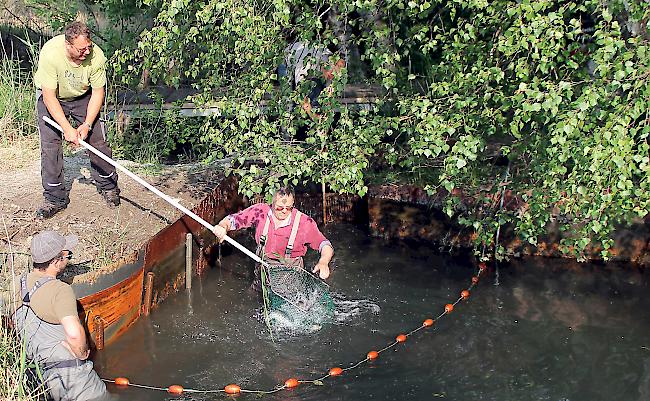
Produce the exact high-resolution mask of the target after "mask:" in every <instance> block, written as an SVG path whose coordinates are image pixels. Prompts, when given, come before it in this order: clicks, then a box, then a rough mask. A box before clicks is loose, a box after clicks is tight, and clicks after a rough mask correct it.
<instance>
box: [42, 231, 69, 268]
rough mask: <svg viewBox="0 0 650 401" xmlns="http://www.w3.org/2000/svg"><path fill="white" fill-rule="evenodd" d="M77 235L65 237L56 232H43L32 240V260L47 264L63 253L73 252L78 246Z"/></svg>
mask: <svg viewBox="0 0 650 401" xmlns="http://www.w3.org/2000/svg"><path fill="white" fill-rule="evenodd" d="M77 242H79V238H78V237H77V236H76V235H68V236H63V235H61V234H59V233H57V232H56V231H43V232H42V233H40V234H36V235H35V236H34V237H33V238H32V260H33V261H34V262H35V263H45V262H49V261H50V260H52V259H54V258H55V257H56V256H57V255H58V254H59V253H60V252H61V251H63V250H67V251H71V250H72V248H74V247H75V245H77Z"/></svg>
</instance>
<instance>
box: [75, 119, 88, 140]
mask: <svg viewBox="0 0 650 401" xmlns="http://www.w3.org/2000/svg"><path fill="white" fill-rule="evenodd" d="M90 128H91V127H90V124H88V123H87V122H85V123H83V124H81V125H80V126H79V127H77V135H78V137H79V139H82V140H84V141H85V140H86V138H88V133H90Z"/></svg>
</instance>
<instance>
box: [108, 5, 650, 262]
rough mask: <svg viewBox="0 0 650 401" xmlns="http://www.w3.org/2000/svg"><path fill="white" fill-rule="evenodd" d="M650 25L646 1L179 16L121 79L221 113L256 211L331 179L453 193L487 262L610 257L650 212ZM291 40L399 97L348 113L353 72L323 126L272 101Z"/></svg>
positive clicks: (160, 27) (216, 11)
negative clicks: (344, 58) (149, 83)
mask: <svg viewBox="0 0 650 401" xmlns="http://www.w3.org/2000/svg"><path fill="white" fill-rule="evenodd" d="M329 17H331V18H329ZM649 18H650V11H648V7H647V4H646V2H645V1H644V0H632V1H627V2H623V1H620V0H613V1H610V2H608V3H607V2H602V1H599V0H598V1H596V0H586V1H565V2H556V1H550V0H539V1H528V0H524V1H519V2H513V1H506V0H500V1H492V2H488V1H486V0H453V1H442V0H434V1H430V0H429V1H421V0H385V1H382V2H380V1H376V0H356V1H343V0H338V1H334V2H327V3H324V2H323V3H321V2H312V1H303V0H274V1H251V0H249V1H245V0H202V1H189V0H172V1H169V2H164V4H162V5H161V8H160V13H159V14H158V16H157V17H156V20H155V23H154V26H153V28H152V29H150V30H147V31H145V32H143V34H142V35H141V36H140V38H139V43H138V45H137V49H136V50H135V51H132V50H127V49H125V50H124V51H122V52H119V53H118V55H117V58H116V60H117V61H118V65H117V66H116V67H115V68H116V72H117V73H118V74H121V75H122V76H123V77H124V79H125V80H127V81H128V80H129V79H137V78H138V77H139V76H140V73H141V71H142V69H148V70H149V71H151V73H152V77H154V78H155V79H156V80H158V81H159V82H164V83H166V84H171V85H176V86H178V85H181V84H190V85H192V86H194V87H195V88H197V89H199V90H200V91H201V93H200V95H198V96H196V97H195V99H194V100H195V101H196V102H200V103H202V104H205V105H210V106H212V107H217V108H218V109H219V110H220V114H219V115H217V116H214V117H213V118H210V119H209V121H206V124H205V128H204V129H205V130H204V134H205V140H206V141H208V142H210V143H212V144H214V145H215V147H216V148H215V150H214V152H213V154H212V157H213V158H220V157H231V158H233V160H234V171H235V172H236V173H237V174H238V175H240V176H241V188H242V191H243V192H244V193H246V194H247V195H251V194H254V193H260V192H264V191H271V190H272V189H273V188H275V187H277V186H278V185H280V183H286V182H291V183H294V184H296V183H300V182H321V181H324V182H326V183H327V185H329V186H330V188H332V189H333V190H335V191H338V192H352V193H358V194H361V195H363V194H364V193H365V192H366V190H367V181H368V177H369V174H371V173H372V175H373V176H376V174H377V173H378V172H379V173H382V172H385V173H386V174H390V175H391V177H392V178H395V177H396V176H397V177H398V178H401V179H402V180H411V181H415V182H418V183H421V184H423V185H425V186H426V188H427V189H428V190H429V191H430V192H432V193H434V192H440V193H448V194H449V195H450V196H449V197H448V201H447V203H446V206H445V211H446V212H447V213H448V214H449V215H450V216H456V217H457V218H458V219H459V221H460V222H462V223H463V224H466V225H468V226H470V227H472V228H473V229H474V230H476V233H477V245H479V246H481V245H484V246H485V245H488V246H492V245H495V244H494V235H495V232H496V230H497V228H498V227H499V226H501V225H509V226H511V227H513V228H514V230H515V233H516V234H517V235H519V236H520V237H521V238H522V239H524V240H525V241H528V242H529V243H531V244H536V243H537V241H538V238H539V236H540V235H542V234H543V233H544V232H545V229H546V227H547V225H548V224H549V223H551V222H557V223H559V224H560V226H561V228H562V229H563V230H565V231H566V236H565V239H564V240H563V246H564V249H565V250H566V251H567V252H572V253H573V254H574V255H575V256H577V257H578V258H583V257H584V255H585V253H584V252H585V249H586V247H587V246H597V247H600V248H601V249H602V251H603V256H604V257H607V256H608V253H607V250H608V249H609V248H610V247H611V245H612V240H611V236H612V230H613V229H614V228H615V226H616V225H618V224H627V223H630V222H632V221H633V220H634V219H635V218H643V217H645V216H646V215H647V214H648V210H649V209H650V207H649V206H650V205H649V199H650V196H649V193H650V191H649V188H648V185H649V184H648V175H649V174H648V169H649V164H650V163H649V160H648V150H649V149H648V133H649V132H650V120H649V116H648V109H649V103H648V99H650V88H649V85H648V82H649V81H650V80H649V79H648V78H649V77H650V65H649V63H650V61H649V60H650V57H649V48H648V44H649V43H648V42H649V40H648V34H647V32H648V19H649ZM332 19H334V20H337V21H338V23H339V26H343V32H341V31H340V29H338V30H337V29H335V25H336V24H332V23H331V20H332ZM294 40H304V41H309V42H311V43H317V44H322V45H326V46H329V47H330V48H332V49H335V48H340V49H348V50H346V51H349V55H350V57H357V56H356V55H358V59H357V60H354V59H351V60H349V61H350V63H349V64H348V65H349V66H350V68H352V66H353V65H357V66H360V67H359V70H357V71H354V73H355V74H354V75H355V76H360V77H365V79H367V80H368V81H370V82H373V83H378V84H380V85H381V86H382V87H383V88H384V90H385V96H384V97H383V98H382V99H380V101H379V102H377V103H375V104H374V105H372V106H371V107H370V108H368V109H362V110H359V109H353V108H348V107H344V106H343V105H341V104H340V101H339V97H340V95H341V93H342V90H343V88H344V86H345V85H346V83H347V76H348V75H347V71H345V70H344V71H343V73H342V74H341V75H340V76H338V77H336V79H335V81H334V82H333V84H332V88H333V91H332V93H331V94H330V93H328V92H327V91H325V92H324V93H323V94H322V95H321V99H320V100H321V104H322V108H321V110H320V114H321V116H322V117H321V118H320V119H312V118H309V117H308V116H307V115H306V114H305V113H304V112H303V111H302V110H301V108H300V107H299V104H300V103H301V99H302V97H303V96H304V94H305V93H306V90H307V89H306V88H304V87H303V86H302V85H301V86H300V87H299V88H297V89H296V90H295V91H292V90H290V89H287V88H282V87H281V89H280V90H276V89H275V84H276V78H277V77H276V75H275V71H276V66H277V65H278V64H279V63H280V62H281V60H282V59H283V49H284V47H285V46H286V45H287V44H288V43H292V42H293V41H294ZM291 105H293V106H294V107H290V106H291ZM337 113H339V114H340V116H338V117H337V116H335V115H336V114H337ZM505 189H507V190H508V192H505V191H504V190H505ZM504 193H506V194H509V195H511V198H512V197H514V204H510V205H506V207H503V208H502V207H501V202H500V200H501V197H502V196H503V194H504Z"/></svg>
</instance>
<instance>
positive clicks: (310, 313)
mask: <svg viewBox="0 0 650 401" xmlns="http://www.w3.org/2000/svg"><path fill="white" fill-rule="evenodd" d="M263 270H265V275H266V280H264V281H263V282H265V283H266V287H267V291H266V293H267V298H268V309H269V312H274V311H275V312H279V313H282V314H283V315H284V316H285V317H286V318H287V319H289V320H290V321H291V322H293V323H295V324H313V323H322V322H325V321H327V320H329V319H331V318H332V317H333V316H334V301H333V300H332V296H331V295H330V291H329V286H328V285H327V284H325V282H323V281H322V280H320V279H319V278H317V277H315V276H314V275H312V274H311V273H309V272H308V271H306V270H305V269H303V268H296V267H290V266H283V265H272V266H268V267H266V268H264V269H263Z"/></svg>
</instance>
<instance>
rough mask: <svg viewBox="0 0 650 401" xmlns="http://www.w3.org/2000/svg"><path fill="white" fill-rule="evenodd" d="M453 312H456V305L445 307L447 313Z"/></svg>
mask: <svg viewBox="0 0 650 401" xmlns="http://www.w3.org/2000/svg"><path fill="white" fill-rule="evenodd" d="M453 310H454V305H452V304H447V305H445V313H451V311H453Z"/></svg>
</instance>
